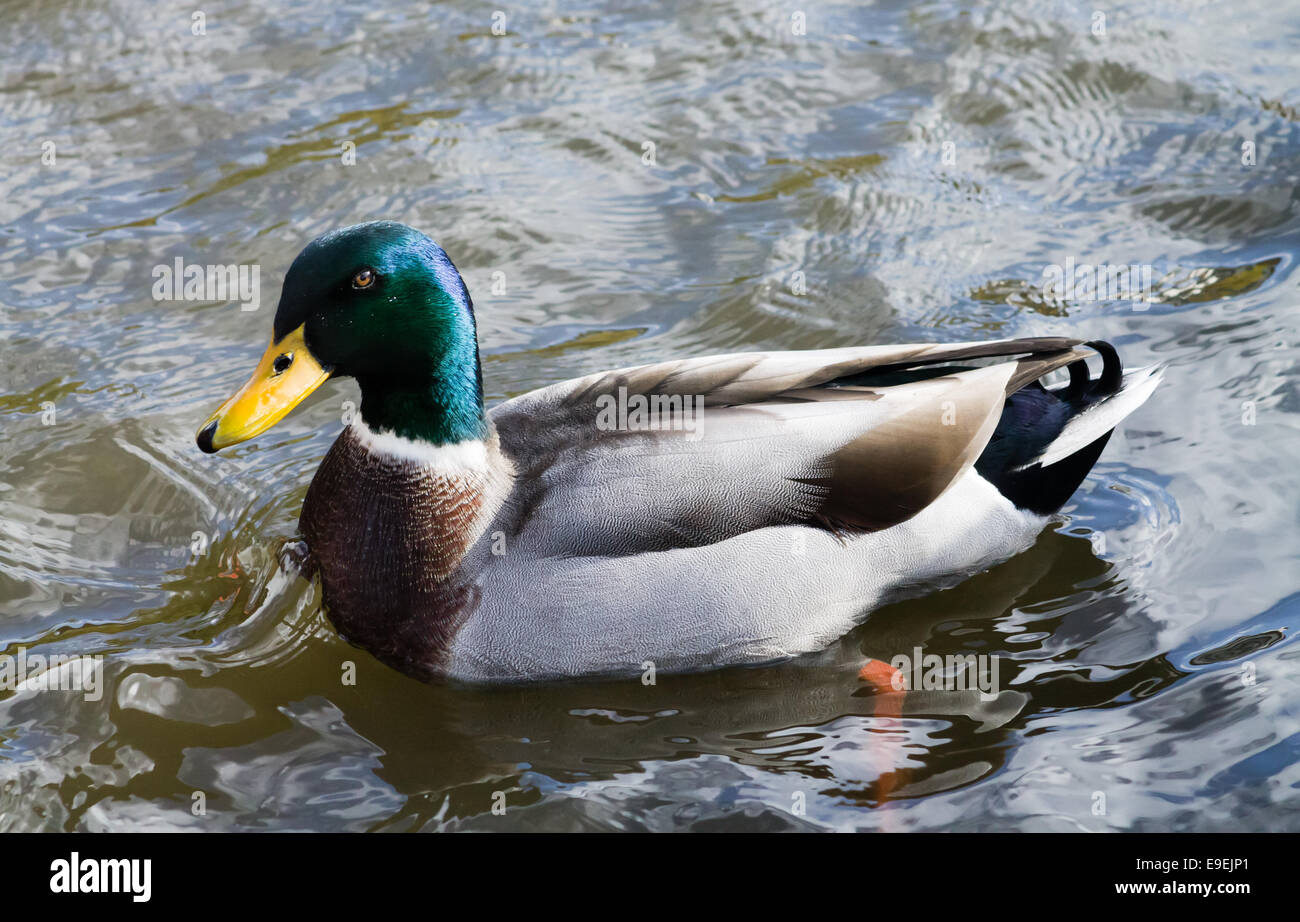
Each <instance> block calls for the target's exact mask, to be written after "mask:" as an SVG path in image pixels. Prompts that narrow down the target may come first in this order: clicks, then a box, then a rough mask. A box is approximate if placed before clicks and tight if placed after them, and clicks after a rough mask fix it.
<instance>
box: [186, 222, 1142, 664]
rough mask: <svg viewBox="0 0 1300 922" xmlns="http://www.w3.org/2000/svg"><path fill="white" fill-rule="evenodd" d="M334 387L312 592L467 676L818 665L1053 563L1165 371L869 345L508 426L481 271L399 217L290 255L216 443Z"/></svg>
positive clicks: (310, 515)
mask: <svg viewBox="0 0 1300 922" xmlns="http://www.w3.org/2000/svg"><path fill="white" fill-rule="evenodd" d="M1090 356H1093V357H1099V358H1100V371H1099V373H1098V374H1097V375H1096V376H1093V375H1092V373H1091V372H1090V371H1089V368H1088V365H1087V359H1088V358H1089V357H1090ZM1060 368H1065V369H1068V372H1069V382H1068V383H1066V384H1061V385H1057V386H1053V387H1048V386H1045V385H1044V384H1043V383H1042V381H1041V380H1040V379H1042V378H1043V377H1044V376H1045V375H1048V374H1049V373H1050V372H1052V371H1054V370H1056V369H1060ZM338 376H351V377H353V378H355V379H356V380H357V382H358V384H359V385H360V388H361V406H360V412H359V416H358V418H356V419H355V420H353V421H352V422H351V423H350V424H348V425H347V426H346V427H345V428H344V429H343V431H342V433H341V434H340V435H339V437H338V439H337V440H336V441H335V442H334V445H333V447H332V448H331V449H330V450H329V452H328V454H326V456H325V459H324V460H323V461H322V462H321V465H320V468H319V469H318V470H317V471H316V475H315V477H314V478H313V480H312V482H311V486H310V487H309V489H308V491H307V496H306V500H305V502H304V503H303V508H302V514H301V518H300V520H299V529H300V531H301V533H302V538H303V541H304V542H305V545H306V556H305V560H304V565H305V566H304V572H305V573H307V574H308V575H313V574H316V573H319V576H320V579H321V586H322V593H323V602H324V607H325V610H326V613H327V615H328V617H329V618H330V620H331V621H332V622H333V624H334V625H335V627H336V628H337V629H338V630H339V632H340V633H341V634H342V635H343V636H344V637H345V638H346V639H347V640H349V641H350V642H352V643H354V644H356V645H358V646H360V647H363V648H364V649H366V650H368V651H369V652H370V653H372V654H373V655H374V656H375V657H377V658H378V659H380V660H381V661H383V662H385V663H387V664H389V665H390V666H393V667H394V668H396V669H399V670H401V671H403V672H405V673H407V674H409V675H413V676H416V677H418V678H421V679H425V680H453V681H465V682H519V681H533V680H555V679H563V678H570V677H576V676H597V675H599V676H630V675H644V674H646V672H647V671H648V670H654V671H656V672H657V673H670V672H675V671H693V670H702V669H710V668H716V667H722V666H729V665H737V664H757V663H765V662H770V661H775V660H780V659H784V658H789V657H794V656H798V655H800V654H805V653H809V652H812V651H816V650H818V649H820V648H822V647H823V646H825V645H827V644H829V643H830V642H831V641H833V640H835V639H836V638H838V637H840V636H841V635H843V634H844V633H846V632H847V631H848V630H849V629H850V628H852V627H853V626H854V625H855V624H856V623H858V622H859V621H861V620H862V619H863V618H864V617H866V616H867V615H868V614H869V613H870V612H871V611H872V610H873V609H875V608H877V607H879V606H880V605H881V604H883V603H885V602H887V601H892V600H894V599H897V598H900V597H902V596H906V595H910V594H915V593H918V592H922V591H925V590H926V589H929V588H934V587H938V586H945V585H951V584H952V583H955V582H956V581H958V580H960V579H962V578H964V577H965V576H968V575H970V574H972V573H974V572H976V571H980V570H983V569H986V568H988V567H990V566H991V565H993V564H994V563H997V562H998V561H1001V560H1004V559H1006V558H1008V557H1011V556H1012V555H1014V554H1016V553H1018V552H1020V551H1022V550H1024V549H1025V548H1027V547H1028V546H1029V545H1031V544H1032V543H1033V542H1034V540H1035V538H1036V536H1037V535H1038V534H1039V532H1040V531H1041V530H1042V529H1043V528H1044V526H1045V525H1046V524H1047V522H1048V520H1049V516H1050V515H1051V514H1052V513H1054V512H1056V511H1057V510H1058V509H1060V508H1061V506H1062V505H1063V504H1064V503H1065V502H1066V501H1067V500H1068V499H1069V497H1070V496H1071V494H1072V493H1073V492H1074V490H1075V489H1076V488H1077V487H1078V485H1079V484H1080V482H1081V481H1082V480H1083V478H1084V477H1085V476H1086V475H1087V473H1088V471H1089V469H1090V468H1091V467H1092V465H1093V463H1094V462H1095V461H1096V460H1097V457H1098V455H1099V454H1100V453H1101V451H1102V448H1103V447H1104V446H1105V444H1106V441H1107V439H1108V438H1109V436H1110V433H1111V431H1112V429H1113V428H1114V427H1115V425H1116V424H1117V423H1118V422H1119V421H1120V420H1122V419H1123V418H1124V417H1125V416H1127V415H1128V414H1129V413H1130V412H1132V411H1133V410H1134V409H1135V408H1137V407H1138V406H1139V405H1140V404H1141V403H1142V402H1143V401H1145V400H1146V398H1147V397H1148V396H1149V395H1150V394H1151V392H1152V390H1153V389H1154V388H1155V386H1156V384H1157V383H1158V381H1159V379H1160V373H1159V371H1158V370H1157V369H1144V370H1141V371H1135V372H1130V373H1128V374H1124V373H1123V372H1122V370H1121V365H1120V360H1119V357H1118V356H1117V354H1116V352H1115V350H1114V349H1113V348H1112V347H1111V346H1110V345H1108V344H1106V343H1104V342H1090V343H1083V342H1080V341H1078V340H1074V339H1067V338H1061V337H1046V338H1035V339H1009V340H999V341H993V342H974V343H971V342H967V343H953V344H942V345H935V344H932V345H876V346H851V347H846V348H836V349H821V350H815V351H800V352H750V353H738V354H733V355H716V356H709V357H704V358H676V359H671V360H669V361H664V362H658V363H655V364H651V365H642V366H638V367H634V368H622V369H618V370H615V371H601V372H596V373H594V374H589V375H586V376H584V377H581V378H577V379H575V380H571V381H563V382H560V383H558V384H552V385H550V386H549V387H543V388H541V389H540V390H535V391H532V392H530V393H527V394H524V395H522V396H519V397H515V398H513V399H511V400H507V401H505V402H504V403H501V404H499V405H498V406H496V407H494V408H493V409H492V410H491V411H487V410H485V409H484V406H483V384H482V366H481V364H480V361H479V353H478V341H477V331H476V326H475V319H474V307H473V302H472V301H471V299H470V295H469V292H468V290H467V289H466V287H465V283H464V281H463V280H462V279H461V276H460V273H459V272H458V271H457V270H456V267H455V266H454V265H453V264H452V261H451V260H450V259H449V258H448V257H447V254H446V253H445V252H444V251H443V250H442V248H441V247H439V246H438V245H437V244H436V243H434V242H433V240H431V239H430V238H429V237H427V236H425V235H424V234H422V233H420V232H419V231H417V230H415V229H413V228H411V227H408V226H406V225H404V224H398V223H394V222H387V221H383V222H375V223H368V224H360V225H356V226H353V227H347V228H343V229H341V230H336V231H333V232H331V233H327V234H325V235H323V236H321V237H318V238H317V239H316V240H314V241H312V242H311V243H310V244H309V245H308V246H307V247H306V248H305V249H304V250H303V251H302V252H301V253H300V254H299V255H298V257H297V258H296V259H294V261H293V263H292V265H291V266H290V267H289V271H288V273H287V274H286V275H285V279H284V285H283V290H282V292H281V295H280V303H279V306H278V308H277V310H276V313H275V320H274V324H273V327H272V331H271V344H270V346H269V347H268V348H267V350H266V353H265V354H264V355H263V356H262V359H261V361H260V362H259V363H258V365H257V368H256V370H255V371H254V372H253V376H252V378H250V379H249V381H248V382H247V383H246V384H245V385H244V386H243V388H242V389H241V390H240V391H239V392H238V393H236V394H235V395H234V396H233V397H232V398H231V399H230V400H228V401H227V402H226V403H225V404H224V405H222V407H221V408H220V409H219V410H217V412H216V413H214V414H213V415H212V416H211V417H210V418H209V419H208V420H207V421H206V422H204V424H203V425H202V427H201V428H200V429H199V432H198V436H197V440H198V445H199V447H200V448H201V449H202V450H203V451H205V452H215V451H218V450H219V449H222V448H225V447H226V446H229V445H233V444H235V443H237V442H242V441H244V440H245V439H249V438H252V437H253V436H255V435H257V434H258V433H260V432H263V431H265V430H266V429H268V428H269V427H270V426H272V425H274V424H275V423H276V422H277V421H278V420H280V419H281V418H282V417H283V416H284V415H285V414H286V413H288V412H289V410H290V409H292V408H293V407H294V406H295V405H296V404H298V403H299V402H300V401H302V400H303V398H305V397H306V396H307V395H308V394H310V393H312V391H314V390H316V388H318V387H320V386H321V384H323V383H324V382H325V381H326V380H327V379H329V378H331V377H338Z"/></svg>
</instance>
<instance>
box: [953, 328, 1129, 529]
mask: <svg viewBox="0 0 1300 922" xmlns="http://www.w3.org/2000/svg"><path fill="white" fill-rule="evenodd" d="M1087 345H1088V347H1089V348H1091V349H1093V350H1094V351H1095V352H1096V353H1097V354H1098V355H1099V356H1100V357H1101V360H1102V368H1101V373H1100V374H1099V375H1098V376H1097V377H1096V378H1093V377H1092V375H1091V373H1090V372H1089V370H1088V365H1087V362H1085V361H1084V360H1082V359H1080V360H1079V361H1077V362H1071V363H1070V365H1069V366H1067V369H1068V371H1069V374H1070V381H1069V383H1068V384H1067V385H1066V386H1065V387H1062V388H1058V389H1055V390H1050V391H1049V390H1048V389H1047V388H1045V387H1043V386H1042V384H1041V383H1039V382H1034V383H1032V384H1030V385H1028V386H1027V387H1024V388H1022V389H1020V390H1018V391H1016V392H1015V393H1014V394H1011V395H1010V396H1009V397H1008V398H1007V401H1006V403H1005V404H1004V405H1003V408H1002V416H1001V418H1000V419H999V420H998V425H997V428H996V429H995V430H994V432H993V436H992V438H990V440H989V444H988V445H987V446H986V447H985V449H984V451H983V453H982V454H981V455H980V457H979V459H978V460H977V461H976V462H975V470H976V471H977V472H978V473H979V474H980V476H982V477H983V478H984V479H985V480H988V481H989V482H990V483H992V484H993V485H994V486H995V487H997V488H998V490H999V492H1001V493H1002V495H1003V496H1005V497H1007V499H1009V500H1011V502H1012V503H1014V504H1015V505H1016V506H1017V507H1019V508H1021V509H1025V510H1027V511H1030V512H1033V513H1036V514H1038V515H1050V514H1051V513H1053V512H1056V511H1057V510H1058V509H1060V508H1061V507H1062V506H1064V505H1065V503H1066V502H1067V501H1068V500H1069V499H1070V497H1071V496H1072V495H1073V494H1074V491H1075V490H1077V489H1078V488H1079V484H1081V483H1082V482H1083V479H1084V478H1085V477H1087V476H1088V471H1090V470H1091V469H1092V466H1093V465H1094V464H1095V463H1096V462H1097V458H1098V457H1099V456H1100V455H1101V452H1102V449H1104V448H1105V447H1106V442H1107V441H1108V440H1109V439H1110V434H1111V431H1110V430H1107V431H1106V432H1104V433H1103V434H1101V435H1100V436H1099V437H1098V438H1097V439H1095V440H1094V441H1092V442H1090V443H1089V444H1087V445H1086V446H1084V447H1083V448H1081V449H1080V450H1078V451H1076V452H1074V453H1072V454H1070V455H1069V456H1067V457H1065V458H1062V459H1061V460H1059V461H1057V462H1056V463H1054V464H1049V465H1046V466H1043V465H1041V464H1038V463H1035V459H1036V458H1038V457H1039V456H1041V455H1042V454H1043V452H1044V450H1045V449H1046V448H1047V447H1048V446H1049V445H1051V443H1052V442H1053V441H1054V440H1055V439H1056V438H1057V437H1058V436H1059V435H1060V434H1061V432H1062V431H1063V430H1064V428H1065V426H1066V424H1067V423H1069V421H1070V420H1071V419H1073V418H1074V417H1075V416H1077V415H1078V414H1080V413H1082V412H1083V411H1084V410H1086V409H1087V408H1088V407H1089V406H1092V405H1094V404H1096V403H1098V402H1100V401H1102V400H1105V399H1106V398H1108V397H1111V396H1113V395H1114V394H1116V393H1118V392H1119V390H1120V388H1121V387H1122V386H1123V379H1124V368H1123V364H1122V363H1121V362H1120V358H1119V353H1118V352H1116V351H1115V347H1114V346H1112V345H1111V344H1110V343H1108V342H1105V341H1102V340H1095V341H1092V342H1089V343H1087Z"/></svg>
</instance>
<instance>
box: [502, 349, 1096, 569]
mask: <svg viewBox="0 0 1300 922" xmlns="http://www.w3.org/2000/svg"><path fill="white" fill-rule="evenodd" d="M1081 345H1082V344H1081V343H1080V342H1079V341H1077V340H1071V339H1064V338H1039V339H1020V340H1003V341H996V342H986V343H957V344H949V345H901V346H868V347H861V348H847V349H828V350H818V351H809V352H755V353H742V354H735V355H723V356H711V357H707V358H699V359H682V360H676V361H670V362H662V363H658V364H654V365H643V366H639V367H634V368H625V369H619V370H615V371H609V372H602V373H598V374H593V375H587V376H585V377H582V378H578V379H575V380H571V381H564V382H560V383H558V384H555V385H552V386H550V387H546V388H543V389H541V390H537V391H533V392H531V393H528V394H524V395H522V396H520V397H516V398H514V399H513V400H510V401H507V402H506V403H503V404H501V405H499V406H498V407H496V408H495V409H494V410H493V412H492V414H491V415H492V420H493V423H494V424H495V426H496V429H497V432H498V434H499V437H500V439H501V446H502V449H503V451H504V452H505V453H506V455H507V456H508V457H509V458H510V459H511V461H512V462H513V464H514V466H515V470H516V474H517V477H516V485H515V494H514V497H513V509H514V514H515V521H514V523H513V526H512V527H513V528H514V531H515V536H514V537H515V538H516V543H515V545H514V546H515V547H516V549H525V548H531V549H532V550H534V551H535V552H538V553H545V554H557V553H559V554H568V555H582V554H587V553H590V554H601V555H607V554H610V553H616V554H617V553H637V552H641V551H649V550H659V549H665V548H669V547H681V546H692V545H697V544H705V543H712V542H714V541H719V540H723V539H725V538H727V537H731V536H733V535H736V534H740V533H742V532H745V531H749V530H752V529H754V528H761V527H765V526H769V525H778V524H793V523H800V522H804V523H819V524H821V525H823V526H826V527H829V528H835V529H857V530H878V529H883V528H888V527H890V526H892V525H895V524H897V523H899V522H902V521H905V520H906V519H908V518H910V517H911V516H913V515H915V514H916V513H917V512H919V511H920V510H922V509H924V508H925V507H926V506H928V505H929V504H930V503H932V502H933V501H934V500H935V499H937V498H938V497H939V496H940V495H941V494H942V493H943V492H944V491H945V490H946V489H947V488H948V487H949V486H950V485H951V484H952V483H953V482H954V481H955V480H956V479H957V478H958V477H960V476H961V475H962V474H963V473H964V472H965V471H966V470H967V469H968V468H969V467H970V466H971V465H972V464H973V463H974V461H975V460H976V458H978V457H979V455H980V453H981V452H982V451H983V449H984V447H985V445H986V444H987V443H988V440H989V437H990V435H991V434H992V432H993V430H994V428H995V426H996V425H997V423H998V420H999V418H1000V415H1001V413H1002V409H1003V406H1004V403H1005V401H1006V398H1007V396H1008V395H1009V394H1011V393H1014V392H1015V391H1017V390H1019V389H1020V388H1022V387H1024V386H1025V385H1027V384H1030V383H1032V382H1033V381H1035V380H1037V379H1038V378H1040V377H1042V376H1043V375H1045V374H1047V373H1048V372H1050V371H1052V370H1054V369H1056V368H1060V367H1062V366H1064V365H1067V364H1069V363H1072V362H1076V361H1078V360H1079V359H1081V358H1083V357H1085V356H1086V355H1087V354H1088V352H1087V350H1086V349H1084V348H1081ZM989 359H992V360H994V361H993V362H992V364H984V365H982V366H981V367H962V368H960V369H951V370H950V369H944V368H943V367H938V368H936V367H933V366H943V365H947V364H949V363H954V362H961V363H968V362H971V361H978V360H989ZM998 359H1003V361H997V360H998ZM638 397H641V398H646V400H645V401H644V405H645V406H651V407H653V406H658V407H659V408H660V413H659V414H658V415H657V416H652V417H651V418H650V420H649V421H648V423H647V422H646V421H645V420H643V421H642V425H641V426H640V427H639V428H638V427H637V425H636V422H635V420H634V421H633V422H632V424H631V425H623V424H624V421H625V418H629V419H630V418H632V417H633V414H632V413H630V412H627V411H630V410H632V409H633V408H634V407H635V406H636V405H637V403H638V401H637V400H636V398H638ZM674 397H676V398H681V399H680V400H679V401H678V402H676V403H674V402H673V401H672V399H671V398H674ZM665 413H666V414H667V415H666V418H665ZM611 423H613V425H611Z"/></svg>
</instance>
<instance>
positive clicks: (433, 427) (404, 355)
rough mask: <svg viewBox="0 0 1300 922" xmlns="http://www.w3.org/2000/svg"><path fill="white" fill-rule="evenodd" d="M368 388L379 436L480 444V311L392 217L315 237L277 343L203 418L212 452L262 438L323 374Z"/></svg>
mask: <svg viewBox="0 0 1300 922" xmlns="http://www.w3.org/2000/svg"><path fill="white" fill-rule="evenodd" d="M337 375H347V376H351V377H354V378H356V379H357V382H358V383H359V384H360V385H361V417H362V419H363V420H364V421H365V422H366V424H367V425H368V426H369V427H370V428H371V429H372V430H375V431H377V432H378V431H389V432H393V433H394V434H396V435H400V436H403V437H405V438H409V439H416V440H420V441H425V442H430V443H433V444H449V443H453V442H461V441H465V440H466V439H478V438H483V437H484V435H486V431H487V423H486V420H485V417H484V415H483V385H482V378H481V375H480V371H479V357H478V341H477V334H476V330H475V325H474V306H473V303H472V302H471V301H470V297H469V292H468V291H467V290H466V289H465V283H464V282H463V281H462V280H461V277H460V273H459V272H457V271H456V267H455V266H454V265H452V262H451V260H450V259H448V258H447V254H446V253H444V252H443V250H442V248H441V247H440V246H438V245H437V244H436V243H434V242H433V241H432V240H430V239H429V238H428V237H426V236H425V235H424V234H422V233H420V232H419V231H417V230H415V229H414V228H411V227H407V226H406V225H405V224H398V223H397V222H395V221H376V222H373V223H370V224H357V225H354V226H352V227H345V228H343V229H342V230H336V231H332V232H330V233H328V234H325V235H323V236H321V237H317V238H316V239H315V240H313V241H312V242H311V243H310V244H308V245H307V247H306V249H304V250H303V251H302V252H301V253H299V254H298V258H297V259H295V260H294V261H293V265H291V266H290V267H289V271H288V273H287V274H286V275H285V277H284V287H283V289H282V290H281V292H280V305H279V307H278V308H277V309H276V312H275V324H274V327H273V329H272V333H271V345H270V346H269V347H268V348H267V350H266V353H265V354H264V355H263V356H262V360H261V362H259V363H258V366H257V369H256V370H255V371H254V372H253V376H252V378H250V379H249V381H248V383H247V384H245V385H244V386H243V388H241V389H240V390H239V392H238V393H236V394H235V396H234V397H232V398H230V400H228V401H227V402H226V403H225V404H224V405H223V406H222V407H221V409H219V410H217V412H216V413H214V414H213V415H212V416H211V417H209V418H208V420H207V421H206V422H204V424H203V426H202V427H201V428H200V429H199V432H198V443H199V447H200V448H202V449H203V450H204V451H208V452H212V451H217V450H218V449H221V448H225V447H226V446H227V445H234V444H235V443H237V442H242V441H244V440H245V439H250V438H252V437H253V436H255V435H257V434H259V433H261V432H265V431H266V430H267V429H269V428H271V426H273V425H275V423H277V422H278V421H279V420H280V419H282V418H283V417H284V416H285V414H287V413H288V412H289V411H290V410H291V409H293V407H295V406H296V405H297V404H298V403H300V402H301V401H302V400H303V399H304V398H305V397H306V396H307V395H308V394H310V393H311V392H312V391H314V390H315V389H316V388H317V387H319V386H320V385H321V384H323V383H324V382H325V380H326V379H328V378H330V377H332V376H337Z"/></svg>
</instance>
